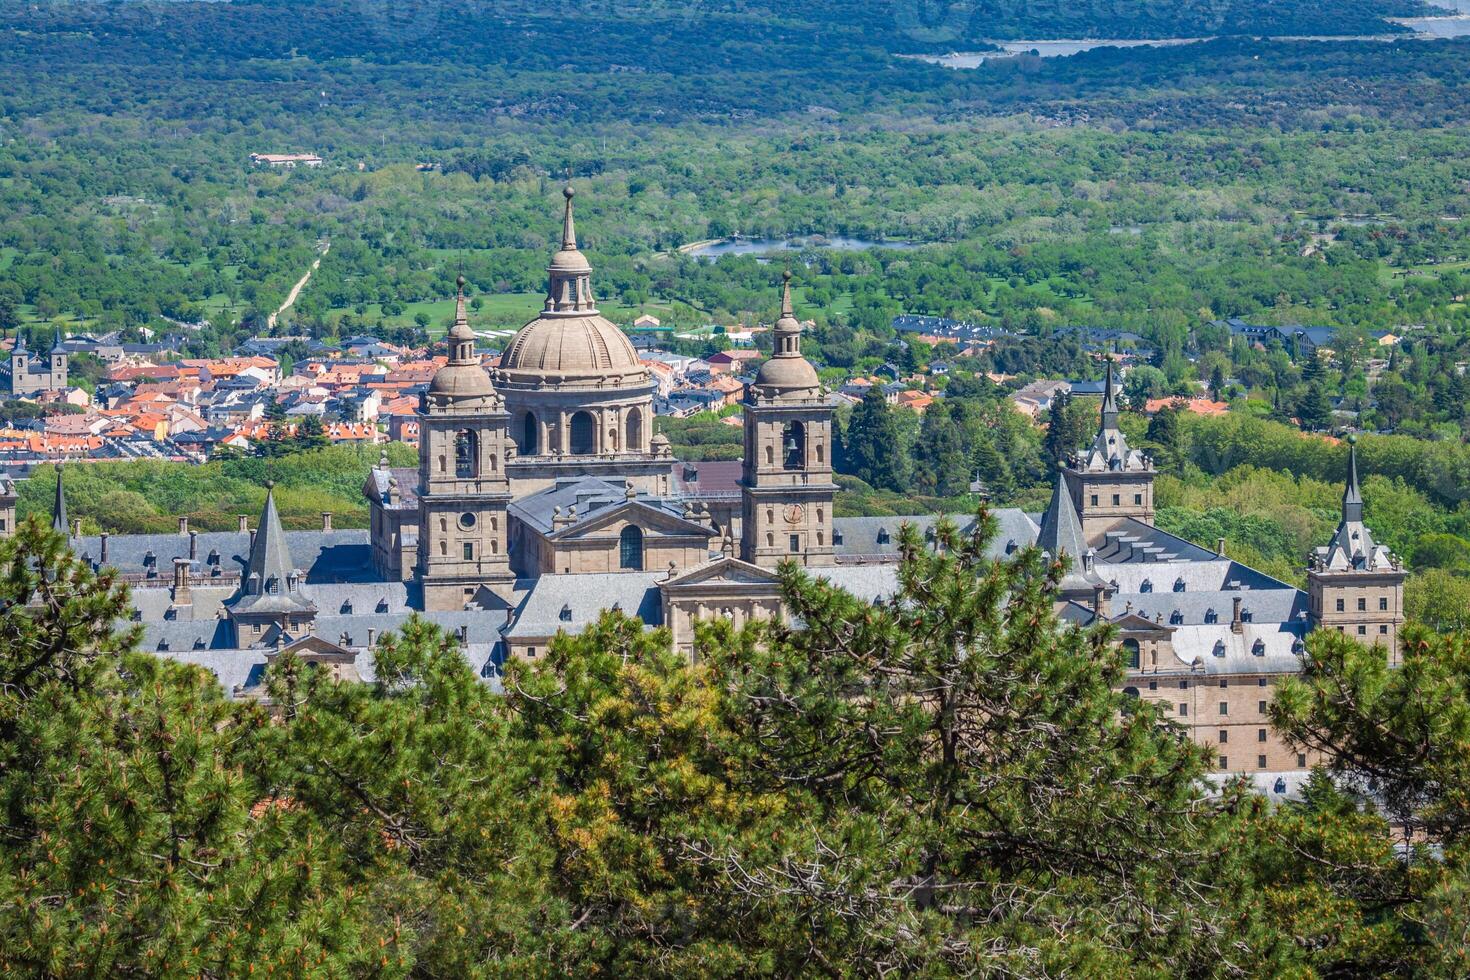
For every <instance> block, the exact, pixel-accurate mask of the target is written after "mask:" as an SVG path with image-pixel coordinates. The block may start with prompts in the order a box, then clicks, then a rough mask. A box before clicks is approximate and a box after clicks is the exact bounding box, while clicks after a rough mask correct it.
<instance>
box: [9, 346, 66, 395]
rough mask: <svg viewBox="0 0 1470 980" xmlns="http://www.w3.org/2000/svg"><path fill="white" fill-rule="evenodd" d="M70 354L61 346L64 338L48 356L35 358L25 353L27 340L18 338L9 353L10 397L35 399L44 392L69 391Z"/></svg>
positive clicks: (27, 352) (27, 351)
mask: <svg viewBox="0 0 1470 980" xmlns="http://www.w3.org/2000/svg"><path fill="white" fill-rule="evenodd" d="M66 377H67V353H66V348H65V347H64V346H62V343H61V334H60V333H58V334H57V335H56V342H55V343H54V344H52V345H51V351H50V353H48V354H45V355H37V356H34V357H33V356H32V355H31V352H30V351H29V350H27V349H26V345H25V338H24V337H21V336H19V335H17V336H16V338H15V347H14V348H13V349H12V350H11V352H10V393H11V394H12V395H34V394H38V393H39V392H43V391H60V390H62V389H63V388H65V387H66Z"/></svg>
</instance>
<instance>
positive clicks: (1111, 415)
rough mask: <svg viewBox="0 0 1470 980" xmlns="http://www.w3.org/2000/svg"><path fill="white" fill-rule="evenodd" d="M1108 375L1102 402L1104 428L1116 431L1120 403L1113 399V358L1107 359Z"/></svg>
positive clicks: (1110, 356) (1104, 381)
mask: <svg viewBox="0 0 1470 980" xmlns="http://www.w3.org/2000/svg"><path fill="white" fill-rule="evenodd" d="M1107 362H1108V368H1107V373H1106V374H1105V375H1104V378H1103V400H1102V427H1103V428H1104V429H1116V428H1117V427H1118V401H1117V399H1116V398H1114V397H1113V358H1112V355H1109V356H1108V358H1107Z"/></svg>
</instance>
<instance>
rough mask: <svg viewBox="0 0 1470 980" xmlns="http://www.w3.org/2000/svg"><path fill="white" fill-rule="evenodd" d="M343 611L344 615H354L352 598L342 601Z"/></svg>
mask: <svg viewBox="0 0 1470 980" xmlns="http://www.w3.org/2000/svg"><path fill="white" fill-rule="evenodd" d="M341 613H342V615H344V616H351V615H352V600H351V599H347V600H345V601H344V602H343V603H342V609H341Z"/></svg>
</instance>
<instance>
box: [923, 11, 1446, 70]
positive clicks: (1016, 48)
mask: <svg viewBox="0 0 1470 980" xmlns="http://www.w3.org/2000/svg"><path fill="white" fill-rule="evenodd" d="M1435 3H1436V5H1437V6H1439V7H1442V8H1444V9H1446V10H1454V11H1458V13H1455V14H1454V15H1452V16H1447V17H1392V18H1389V20H1391V21H1392V22H1393V23H1395V24H1400V25H1402V26H1404V27H1406V28H1408V29H1409V30H1410V31H1412V32H1413V33H1411V34H1360V35H1351V36H1341V37H1329V36H1321V37H1316V36H1314V37H1274V38H1259V39H1258V40H1260V41H1261V42H1263V43H1264V42H1269V41H1382V42H1393V41H1442V40H1447V39H1450V38H1458V37H1470V0H1435ZM1212 40H1214V38H1212V37H1164V38H1152V39H1148V40H1139V39H1137V38H1091V39H1077V40H1059V41H1058V40H1054V41H989V42H987V43H989V44H994V45H996V46H997V47H999V48H1000V49H1001V50H999V51H951V52H950V53H949V54H913V55H902V56H901V57H904V58H915V59H917V60H919V61H927V62H928V63H929V64H931V65H942V66H943V67H945V68H978V67H980V66H981V65H983V64H984V63H985V62H987V61H995V60H997V59H1000V58H1015V57H1017V56H1019V55H1023V54H1032V53H1035V54H1036V55H1037V56H1039V57H1042V58H1069V57H1071V56H1072V55H1074V54H1081V53H1082V52H1084V51H1093V50H1095V49H1097V48H1169V47H1179V46H1181V45H1186V44H1199V43H1201V42H1204V41H1212Z"/></svg>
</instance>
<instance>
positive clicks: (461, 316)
mask: <svg viewBox="0 0 1470 980" xmlns="http://www.w3.org/2000/svg"><path fill="white" fill-rule="evenodd" d="M464 284H465V278H464V273H463V272H461V273H460V274H459V278H457V279H455V280H454V288H455V294H454V325H455V326H456V327H457V326H459V325H460V324H465V325H466V326H468V325H469V322H470V318H469V314H467V313H466V312H465V309H464Z"/></svg>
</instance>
